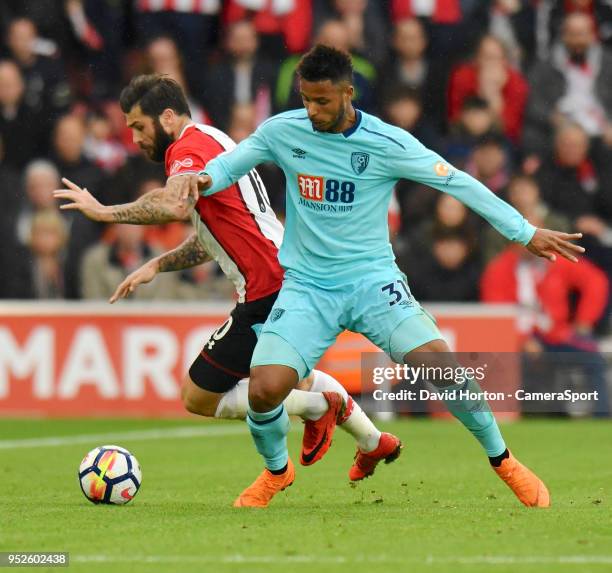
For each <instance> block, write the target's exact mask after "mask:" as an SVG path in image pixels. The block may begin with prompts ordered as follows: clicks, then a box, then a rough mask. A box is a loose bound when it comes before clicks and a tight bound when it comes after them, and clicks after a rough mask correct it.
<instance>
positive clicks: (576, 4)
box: [538, 0, 612, 60]
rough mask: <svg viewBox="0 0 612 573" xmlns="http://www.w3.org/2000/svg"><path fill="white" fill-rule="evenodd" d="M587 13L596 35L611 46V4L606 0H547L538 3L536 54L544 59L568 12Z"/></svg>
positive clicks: (548, 54) (548, 53) (546, 57)
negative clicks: (594, 27)
mask: <svg viewBox="0 0 612 573" xmlns="http://www.w3.org/2000/svg"><path fill="white" fill-rule="evenodd" d="M574 13H582V14H587V15H589V16H590V17H591V18H592V19H593V21H594V23H595V26H596V32H597V37H598V38H599V39H600V40H601V41H602V42H603V43H605V44H606V45H608V46H612V5H611V4H610V2H609V1H608V0H547V1H546V2H539V4H538V56H539V58H540V59H541V60H546V59H548V58H549V56H550V48H551V44H552V42H553V41H554V39H555V38H557V37H558V35H559V31H560V30H561V28H562V27H563V21H564V19H565V18H566V16H568V15H569V14H574Z"/></svg>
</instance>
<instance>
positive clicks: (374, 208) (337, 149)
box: [183, 45, 584, 507]
mask: <svg viewBox="0 0 612 573" xmlns="http://www.w3.org/2000/svg"><path fill="white" fill-rule="evenodd" d="M298 73H299V81H300V92H301V96H302V99H303V102H304V107H305V109H301V110H293V111H288V112H285V113H281V114H279V115H276V116H274V117H271V118H270V119H268V120H267V121H265V122H264V123H262V124H261V125H260V126H259V128H258V129H257V130H256V131H255V133H253V134H252V135H251V136H250V137H248V138H247V139H245V140H244V141H242V142H241V143H240V144H239V145H238V146H237V148H236V149H234V150H233V151H230V152H227V153H223V154H221V155H219V156H218V157H217V158H215V159H213V160H212V161H210V162H209V163H208V164H207V165H206V168H205V170H204V171H203V172H201V173H200V177H199V186H200V190H201V192H203V193H205V194H206V195H209V194H212V193H215V192H217V191H220V190H221V189H225V188H226V187H228V186H229V185H231V184H232V183H233V182H235V181H237V180H238V179H239V178H240V177H241V176H243V175H244V174H245V173H247V172H249V171H250V170H251V169H252V168H253V167H255V166H256V165H258V164H260V163H263V162H267V161H272V162H274V163H276V164H277V165H278V166H280V167H281V168H282V169H283V171H284V173H285V176H286V179H287V207H286V211H287V215H286V229H285V237H284V241H283V244H282V247H281V249H280V253H279V260H280V262H281V265H282V266H283V268H284V269H285V278H284V282H283V285H282V288H281V291H280V294H279V296H278V299H277V300H276V302H275V304H274V306H273V308H272V311H271V312H270V314H269V316H268V319H267V321H266V323H265V324H264V325H263V327H262V328H261V332H260V335H259V340H258V343H257V346H256V347H255V351H254V354H253V358H252V360H251V379H250V387H249V410H248V417H247V422H248V425H249V428H250V430H251V434H252V436H253V439H254V442H255V445H256V447H257V450H258V451H259V453H260V454H261V455H262V456H263V458H264V461H265V466H266V467H265V469H264V471H263V473H262V474H261V475H260V476H259V477H258V478H257V479H256V480H255V482H253V484H252V485H251V486H249V487H248V488H247V489H245V490H244V491H243V492H242V494H241V495H240V496H239V497H238V498H237V499H236V501H235V502H234V505H235V506H236V507H265V506H267V505H268V504H269V502H270V500H271V499H272V497H273V496H274V495H275V494H276V493H277V492H279V491H281V490H283V489H285V488H286V487H288V486H289V485H291V484H292V483H293V481H294V478H295V470H294V466H293V464H292V462H291V460H290V459H289V456H288V452H287V442H286V435H287V431H288V428H289V417H288V415H287V413H286V412H285V410H284V407H283V404H282V402H283V399H284V398H285V397H286V396H287V394H288V393H289V392H290V390H291V389H293V388H294V387H295V385H296V384H297V382H298V380H300V379H301V378H303V377H304V376H305V375H307V373H308V372H309V371H311V370H312V369H313V368H314V366H315V365H316V363H317V361H318V360H319V358H320V357H321V356H322V355H323V353H324V352H325V350H326V349H327V348H328V347H329V346H330V345H331V344H333V342H334V341H335V339H336V337H337V336H338V334H340V333H341V332H342V331H343V330H345V329H348V330H351V331H355V332H360V333H361V334H363V335H364V336H366V337H367V338H368V339H369V340H371V341H372V342H373V343H374V344H376V345H377V346H378V347H379V348H381V349H382V350H384V351H385V352H386V353H387V354H388V355H389V356H390V357H391V358H392V359H393V360H394V361H395V362H398V363H407V362H409V361H414V360H416V359H418V360H422V361H424V362H425V363H427V364H428V365H441V366H447V365H449V364H451V365H452V364H456V362H454V360H453V359H452V355H451V354H449V353H450V350H449V348H448V345H447V344H446V342H445V341H444V339H443V338H442V335H441V334H440V332H439V330H438V328H437V326H436V323H435V321H434V320H433V319H432V318H431V317H430V315H429V314H427V313H426V312H425V311H424V310H423V309H422V307H421V306H420V304H419V303H418V302H417V301H416V300H414V298H413V297H412V295H411V294H410V290H409V287H408V284H407V281H406V277H405V275H404V274H403V273H402V272H401V271H400V270H399V269H398V267H397V265H396V264H395V257H394V255H393V252H392V249H391V245H390V243H389V234H388V226H387V208H388V204H389V200H390V196H391V192H392V189H393V187H394V185H395V183H396V182H397V181H398V180H399V179H402V178H406V179H411V180H414V181H418V182H420V183H423V184H426V185H429V186H431V187H434V188H436V189H438V190H440V191H444V192H446V193H449V194H450V195H452V196H454V197H455V198H457V199H458V200H460V201H462V202H463V203H465V204H466V205H467V206H469V207H470V208H471V209H473V210H474V211H476V212H477V213H479V214H480V215H481V216H483V217H484V218H485V219H486V220H487V221H488V222H489V223H490V224H491V225H493V226H494V227H495V228H496V229H497V230H498V231H499V232H500V233H501V234H502V235H504V236H505V237H506V238H507V239H510V240H512V241H516V242H519V243H521V244H523V245H525V246H526V248H527V249H529V250H530V251H531V252H532V253H534V254H536V255H538V256H542V257H546V258H548V259H550V260H553V261H554V260H555V258H556V256H557V255H560V256H563V257H566V258H568V259H570V260H572V261H576V257H575V254H577V253H580V252H583V251H584V249H583V248H582V247H580V246H577V245H574V244H572V243H571V242H570V241H571V240H575V239H579V238H580V237H581V235H580V234H578V233H576V234H566V233H561V232H557V231H551V230H548V229H538V228H535V227H534V226H532V225H531V224H529V223H528V222H527V220H525V219H524V218H523V217H522V216H521V215H520V214H519V213H518V212H517V211H516V210H515V209H514V208H513V207H511V206H510V205H508V204H507V203H505V202H504V201H502V200H501V199H499V198H498V197H497V196H495V195H494V194H493V193H492V192H491V191H489V190H488V189H487V188H486V187H485V186H484V185H482V184H481V183H480V182H478V181H477V180H476V179H474V178H472V177H471V176H469V175H467V174H466V173H464V172H462V171H460V170H458V169H455V168H454V167H453V166H452V165H449V164H448V163H446V162H445V161H444V160H443V159H442V158H441V157H440V156H439V155H437V154H436V153H434V152H432V151H430V150H428V149H427V148H425V147H424V146H423V145H422V144H421V143H420V142H419V141H418V140H416V139H415V138H414V137H413V136H412V135H410V134H409V133H408V132H406V131H404V130H402V129H399V128H397V127H394V126H391V125H389V124H386V123H384V122H383V121H382V120H380V119H378V118H377V117H375V116H372V115H369V114H366V113H363V112H361V111H359V110H357V109H355V108H354V107H353V106H352V103H351V99H352V96H353V86H352V63H351V59H350V56H349V55H348V54H346V53H344V52H341V51H338V50H335V49H333V48H329V47H325V46H322V45H317V46H315V47H314V48H313V49H312V50H311V51H310V52H308V53H307V54H305V55H304V56H303V58H302V60H301V61H300V64H299V67H298ZM188 192H189V191H188V190H187V188H186V189H185V191H184V193H183V197H184V198H186V195H187V193H188ZM446 384H448V382H446ZM445 389H458V390H463V389H466V390H469V391H471V393H475V392H480V391H481V390H480V387H479V385H478V384H477V383H476V381H475V380H473V379H470V380H468V381H467V382H464V383H462V384H457V383H451V385H450V386H445ZM446 405H447V407H448V409H449V410H450V411H451V412H452V414H453V415H454V416H455V417H456V418H457V419H458V420H459V421H460V422H461V423H462V424H463V425H464V426H465V427H466V428H467V429H468V430H469V431H470V432H471V433H472V434H473V435H474V437H475V438H476V439H477V440H478V441H479V443H480V444H481V445H482V447H483V449H484V450H485V452H486V455H487V456H488V458H489V461H490V464H491V466H492V467H493V469H494V470H495V472H496V473H497V474H498V475H499V477H500V478H501V479H502V480H504V481H505V482H506V484H507V485H508V486H509V487H510V488H511V489H512V490H513V492H514V493H515V495H516V496H517V497H518V499H519V500H520V501H521V502H522V503H523V504H524V505H527V506H536V507H548V506H549V505H550V497H549V493H548V490H547V488H546V486H545V485H544V483H543V482H542V481H541V480H540V479H539V478H538V477H537V476H536V475H535V474H534V473H533V472H532V471H530V470H529V469H528V468H527V467H525V466H524V465H523V464H521V463H520V462H519V461H518V460H517V459H516V458H515V457H514V456H513V455H512V453H510V451H509V450H508V449H507V447H506V444H505V442H504V439H503V437H502V435H501V433H500V430H499V428H498V426H497V422H496V421H495V418H494V416H493V414H492V412H491V410H490V408H489V406H488V404H487V403H486V401H485V400H484V399H482V400H479V401H474V400H470V401H466V400H460V399H448V400H446ZM325 431H326V429H325V428H323V429H322V430H321V432H322V433H324V432H325ZM327 437H328V436H325V435H321V436H320V441H321V442H323V441H325V440H326V439H327ZM315 448H316V445H315ZM358 456H359V454H358ZM358 461H359V460H357V462H358Z"/></svg>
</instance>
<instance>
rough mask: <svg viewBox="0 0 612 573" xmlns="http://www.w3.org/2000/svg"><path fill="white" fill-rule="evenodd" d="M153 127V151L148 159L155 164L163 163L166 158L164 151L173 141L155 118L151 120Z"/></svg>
mask: <svg viewBox="0 0 612 573" xmlns="http://www.w3.org/2000/svg"><path fill="white" fill-rule="evenodd" d="M153 126H154V128H155V141H154V142H153V149H152V150H151V153H150V155H149V159H150V160H151V161H155V162H156V163H163V161H164V159H165V158H166V150H167V149H168V147H170V145H172V143H174V141H173V140H172V138H171V137H170V136H169V135H168V134H167V133H166V132H165V131H164V128H163V127H162V126H161V123H160V122H159V119H158V118H157V117H156V118H154V119H153Z"/></svg>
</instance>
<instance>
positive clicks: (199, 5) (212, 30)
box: [133, 0, 222, 85]
mask: <svg viewBox="0 0 612 573" xmlns="http://www.w3.org/2000/svg"><path fill="white" fill-rule="evenodd" d="M133 4H134V28H135V31H136V34H137V36H138V39H139V41H140V44H141V45H146V44H148V43H149V42H150V41H151V40H152V39H154V38H157V37H159V36H165V35H170V36H171V37H172V38H173V39H174V41H175V42H176V43H177V45H178V46H179V47H180V50H181V54H182V57H183V58H184V61H185V62H189V68H188V69H187V70H185V71H186V73H187V75H188V76H189V79H190V83H191V84H192V85H198V79H199V75H200V74H201V73H202V70H203V69H205V65H206V59H207V56H208V53H209V52H210V51H211V50H212V49H213V47H214V45H215V43H216V41H217V30H218V29H219V17H218V15H219V11H220V9H221V5H222V2H221V0H164V2H158V1H156V2H151V1H150V0H133Z"/></svg>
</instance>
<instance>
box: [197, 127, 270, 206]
mask: <svg viewBox="0 0 612 573" xmlns="http://www.w3.org/2000/svg"><path fill="white" fill-rule="evenodd" d="M268 131H269V129H268V127H267V122H266V123H264V124H262V125H260V126H259V127H258V128H257V130H256V131H255V132H254V133H252V134H251V135H249V137H247V138H246V139H244V140H243V141H241V142H240V143H239V144H238V145H237V146H236V147H235V148H234V149H233V150H232V151H226V152H225V153H222V154H221V155H218V156H217V157H216V158H215V159H213V160H212V161H209V162H208V164H207V165H206V169H205V170H203V171H201V173H206V175H208V176H210V178H211V179H212V185H211V186H210V187H209V188H208V189H207V190H206V191H204V195H212V194H213V193H217V192H218V191H222V190H223V189H225V188H227V187H229V186H230V185H232V184H233V183H235V182H236V181H238V179H240V178H241V177H242V176H243V175H246V174H247V173H248V172H249V171H250V170H251V169H253V167H256V166H257V165H259V164H260V163H265V162H266V161H274V154H273V153H272V151H271V148H270V146H269V144H268V137H267V133H268Z"/></svg>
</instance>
